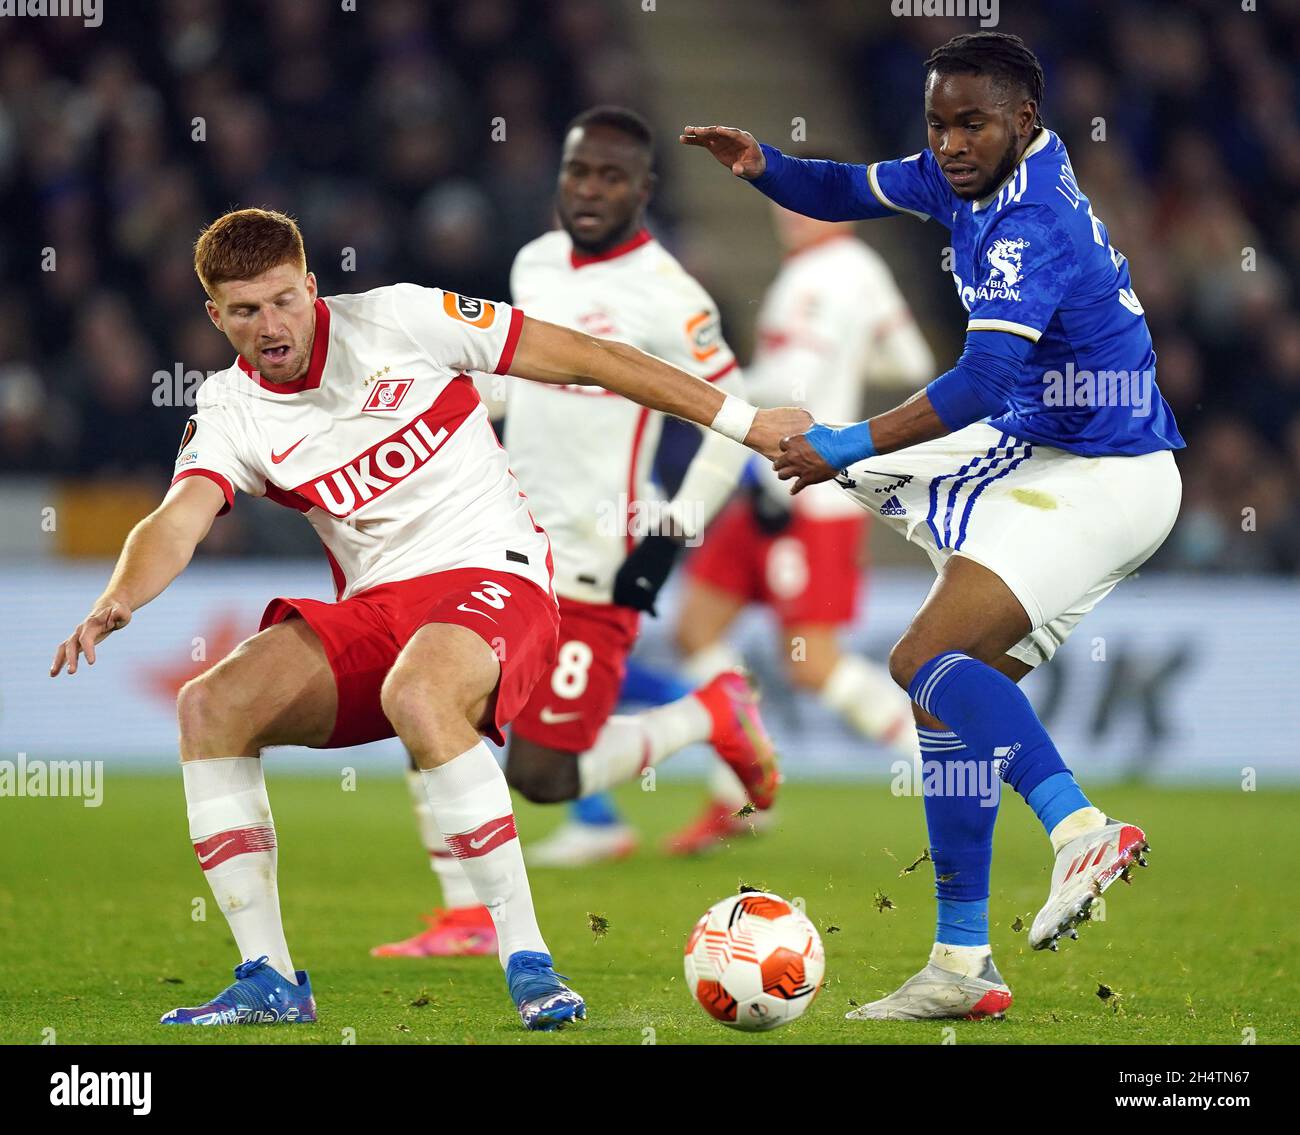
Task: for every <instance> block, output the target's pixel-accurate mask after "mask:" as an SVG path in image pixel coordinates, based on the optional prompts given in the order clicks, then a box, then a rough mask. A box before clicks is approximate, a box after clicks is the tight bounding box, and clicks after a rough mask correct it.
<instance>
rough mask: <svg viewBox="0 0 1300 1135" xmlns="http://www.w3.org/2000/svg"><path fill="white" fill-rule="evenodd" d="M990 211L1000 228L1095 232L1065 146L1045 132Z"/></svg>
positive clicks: (1003, 188) (1002, 187) (1008, 180)
mask: <svg viewBox="0 0 1300 1135" xmlns="http://www.w3.org/2000/svg"><path fill="white" fill-rule="evenodd" d="M986 208H988V210H989V211H990V212H992V213H994V214H996V217H995V219H994V224H995V225H996V226H997V227H1003V228H1011V227H1023V226H1028V227H1031V228H1032V227H1036V228H1040V229H1044V230H1048V229H1058V230H1059V229H1064V230H1065V231H1067V232H1069V233H1071V234H1072V235H1074V234H1076V233H1079V232H1083V231H1085V230H1086V231H1087V232H1088V233H1089V234H1090V233H1091V229H1092V222H1091V219H1090V218H1089V216H1088V199H1087V197H1085V196H1084V195H1083V193H1082V191H1081V190H1080V189H1079V187H1078V183H1077V182H1076V181H1075V179H1074V170H1073V169H1072V168H1071V166H1070V155H1069V153H1068V152H1067V151H1066V149H1065V144H1064V143H1063V142H1062V141H1061V139H1060V138H1058V137H1057V136H1056V135H1055V134H1054V133H1053V132H1052V131H1050V130H1047V129H1044V130H1043V131H1042V133H1041V134H1040V135H1039V136H1038V138H1036V139H1035V140H1034V142H1033V143H1032V144H1031V145H1030V147H1029V149H1028V150H1027V151H1026V153H1025V156H1024V158H1023V159H1022V160H1021V162H1020V164H1019V165H1018V166H1017V167H1016V168H1015V170H1014V171H1013V172H1012V174H1011V176H1010V177H1009V178H1008V179H1007V180H1006V182H1005V183H1004V184H1003V185H1002V186H1001V187H1000V188H999V189H998V192H997V194H996V195H995V196H994V197H993V199H992V200H991V201H989V202H988V203H987V205H986Z"/></svg>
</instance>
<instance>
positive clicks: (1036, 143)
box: [970, 126, 1052, 213]
mask: <svg viewBox="0 0 1300 1135" xmlns="http://www.w3.org/2000/svg"><path fill="white" fill-rule="evenodd" d="M1051 137H1052V132H1051V131H1050V130H1048V129H1047V127H1046V126H1040V127H1039V128H1038V137H1037V138H1035V139H1034V140H1033V141H1032V142H1030V143H1029V145H1028V146H1026V147H1025V152H1024V153H1023V154H1021V155H1020V160H1019V161H1018V162H1016V165H1015V168H1014V169H1013V170H1012V171H1011V172H1010V173H1009V174H1007V176H1006V177H1005V178H1003V179H1002V181H1001V182H1000V183H999V185H998V187H997V188H996V189H995V190H993V191H992V192H991V193H989V194H988V195H987V196H985V197H981V198H980V199H979V200H978V201H976V202H975V203H974V204H973V205H972V206H971V207H970V208H971V212H972V213H978V212H979V211H980V210H981V209H987V208H988V207H989V206H990V205H991V204H992V203H993V202H994V201H996V200H997V199H998V194H999V193H1001V192H1002V191H1003V190H1004V189H1005V188H1006V187H1007V185H1008V184H1010V182H1011V181H1012V179H1013V178H1015V177H1018V176H1019V174H1020V167H1021V166H1023V165H1024V164H1025V162H1027V161H1028V160H1029V159H1030V158H1032V157H1033V156H1034V155H1035V154H1036V153H1038V151H1039V150H1041V149H1043V147H1045V146H1046V145H1047V143H1048V141H1049V139H1050V138H1051Z"/></svg>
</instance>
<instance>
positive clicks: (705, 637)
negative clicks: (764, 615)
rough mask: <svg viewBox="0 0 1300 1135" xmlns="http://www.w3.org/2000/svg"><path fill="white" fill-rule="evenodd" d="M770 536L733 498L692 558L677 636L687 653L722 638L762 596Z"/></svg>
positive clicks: (688, 568) (741, 503)
mask: <svg viewBox="0 0 1300 1135" xmlns="http://www.w3.org/2000/svg"><path fill="white" fill-rule="evenodd" d="M766 547H767V538H766V537H765V535H764V534H763V533H762V532H761V531H760V530H759V528H758V525H757V524H756V523H755V521H754V517H753V514H752V513H751V512H750V509H749V506H748V505H746V504H745V503H744V502H743V501H733V502H732V503H731V504H730V505H728V506H727V507H726V508H725V509H724V510H723V512H722V515H721V516H719V517H718V518H717V520H715V521H714V522H713V523H712V524H711V525H710V526H709V529H708V531H707V532H706V533H705V536H704V543H703V545H702V546H701V547H699V548H697V549H696V550H695V551H694V552H693V553H692V554H691V557H690V559H689V560H688V561H687V563H686V573H685V574H686V584H685V587H684V588H683V602H682V607H681V610H680V611H679V612H678V617H677V628H676V639H677V647H678V649H679V650H680V651H681V652H682V653H683V654H687V655H690V654H695V653H697V652H699V651H701V650H704V649H705V648H707V647H710V646H712V645H713V644H714V643H716V642H718V641H719V640H720V639H721V638H722V637H723V635H725V634H726V632H727V628H728V627H730V626H731V624H732V623H733V622H734V621H735V620H736V617H737V616H738V615H739V614H740V612H741V611H743V610H744V609H745V607H746V606H747V605H748V604H749V603H751V602H754V601H755V600H757V599H759V598H760V597H761V595H762V581H761V574H762V567H763V559H764V556H765V555H766Z"/></svg>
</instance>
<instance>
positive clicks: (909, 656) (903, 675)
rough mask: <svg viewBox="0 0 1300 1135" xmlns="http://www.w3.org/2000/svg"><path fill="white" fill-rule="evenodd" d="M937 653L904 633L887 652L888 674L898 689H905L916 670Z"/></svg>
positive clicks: (909, 685) (914, 675) (908, 686)
mask: <svg viewBox="0 0 1300 1135" xmlns="http://www.w3.org/2000/svg"><path fill="white" fill-rule="evenodd" d="M937 653H938V652H937V651H935V650H930V649H928V648H927V647H926V646H924V645H923V644H921V643H918V642H917V641H916V640H915V639H912V638H909V637H908V636H907V635H904V636H903V637H902V638H900V639H899V640H898V641H897V642H896V643H894V648H893V649H892V650H891V651H890V652H889V676H890V677H891V678H893V679H894V682H895V684H897V685H898V686H899V688H900V689H903V690H907V689H908V688H910V687H911V685H912V679H913V678H915V677H916V672H917V671H918V670H920V669H921V667H922V666H924V665H925V664H926V663H927V662H928V661H930V659H931V658H933V657H934V656H935V654H937Z"/></svg>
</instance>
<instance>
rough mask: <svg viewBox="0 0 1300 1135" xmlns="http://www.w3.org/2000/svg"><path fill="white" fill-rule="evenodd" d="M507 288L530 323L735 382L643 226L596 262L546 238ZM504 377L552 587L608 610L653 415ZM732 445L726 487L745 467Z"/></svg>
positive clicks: (532, 246)
mask: <svg viewBox="0 0 1300 1135" xmlns="http://www.w3.org/2000/svg"><path fill="white" fill-rule="evenodd" d="M510 290H511V299H512V300H513V301H514V302H515V303H517V304H521V305H523V306H525V307H527V309H528V313H529V315H531V316H533V317H534V318H537V319H544V320H546V321H548V322H550V323H557V324H561V325H563V326H565V327H571V328H574V329H575V330H578V331H585V332H586V333H587V334H589V335H596V336H599V337H600V338H603V339H616V340H619V341H620V342H624V343H628V344H630V345H632V346H634V347H637V348H638V349H640V350H642V351H645V352H646V353H647V354H651V355H655V356H657V357H659V358H661V359H663V360H664V361H665V362H668V363H671V364H672V365H674V366H676V367H679V368H680V369H682V370H685V371H688V372H689V373H691V374H694V375H696V376H698V377H700V378H705V379H708V380H710V381H717V380H719V379H722V380H724V382H723V384H724V388H725V387H726V386H727V384H728V382H729V381H732V380H729V379H727V378H726V377H725V376H729V375H730V376H734V380H738V379H739V374H738V372H737V371H736V361H735V358H734V357H733V355H732V353H731V349H730V348H729V347H728V346H727V344H726V342H725V341H724V340H723V338H722V334H721V327H720V324H719V320H718V311H717V307H716V306H715V304H714V303H713V300H712V299H711V298H710V297H709V295H708V293H707V292H705V290H704V289H703V288H702V287H700V285H699V284H698V283H696V281H695V280H694V279H693V278H692V277H691V276H689V275H688V274H687V273H686V270H685V269H684V268H682V266H681V265H680V264H679V263H678V262H677V260H676V259H675V258H674V257H673V256H672V255H671V254H670V253H669V252H668V251H667V250H666V249H665V248H664V247H663V246H662V245H661V244H659V242H658V241H656V240H654V239H653V238H652V237H651V236H650V234H649V233H648V232H645V231H644V230H643V231H642V232H641V233H639V234H638V235H637V236H635V237H633V238H632V239H631V240H629V241H627V242H626V243H624V244H623V245H621V246H618V247H616V248H614V249H611V250H610V251H609V252H607V253H605V254H603V255H601V256H596V257H591V256H585V255H583V254H582V253H580V252H578V251H576V250H575V249H574V247H573V242H572V240H571V239H570V238H569V235H568V234H567V233H565V232H563V231H559V230H557V231H554V232H549V233H547V234H545V235H544V236H541V237H539V238H538V239H537V240H534V241H532V242H530V243H529V244H527V245H525V246H524V247H523V248H522V249H520V251H519V254H518V256H516V257H515V263H514V267H513V269H512V270H511V276H510ZM508 382H509V388H508V392H507V398H506V448H507V449H508V450H509V453H510V464H511V467H512V468H513V469H514V472H515V475H516V476H517V477H518V478H519V481H520V483H521V484H522V485H523V486H524V488H525V489H526V490H527V492H528V503H529V507H530V508H531V509H532V510H533V514H534V515H535V516H536V517H537V519H538V521H539V523H540V524H541V525H542V527H543V528H545V529H546V532H547V534H548V535H549V536H550V538H551V544H552V550H553V553H554V556H555V590H556V591H557V592H558V593H559V594H560V595H563V596H566V597H567V598H570V599H577V600H580V601H583V602H587V603H608V602H610V599H611V596H612V594H613V583H614V576H615V575H616V574H617V572H618V569H619V566H620V565H621V564H622V563H623V561H624V559H626V557H627V554H628V552H629V551H631V549H632V547H633V546H634V545H635V543H636V536H634V535H633V533H634V532H636V523H635V520H633V521H632V522H631V523H630V522H629V519H630V517H633V516H634V514H635V512H636V510H637V509H638V507H643V506H639V505H638V502H645V501H647V500H650V499H652V498H653V495H654V487H653V485H652V484H651V480H650V473H651V468H652V466H653V463H654V455H655V450H656V448H657V447H658V444H659V437H660V433H661V432H662V429H663V415H662V414H660V413H658V412H657V411H653V410H648V409H646V408H645V407H643V406H639V405H637V404H636V403H635V402H629V401H628V400H627V399H626V398H623V397H622V396H620V395H618V394H611V393H610V392H608V391H606V390H602V389H601V388H600V387H594V386H542V385H540V384H538V383H534V382H523V381H520V380H518V379H510V380H508ZM719 440H720V444H721V445H722V446H723V447H729V446H731V443H729V442H726V441H725V439H719ZM736 449H737V455H736V461H735V466H734V470H732V471H731V476H732V478H733V479H732V481H731V484H734V477H735V475H736V474H738V472H739V469H740V466H741V465H742V464H743V460H744V451H743V450H741V449H739V447H736ZM728 456H729V455H728ZM722 464H725V461H721V462H719V465H722ZM719 474H720V475H719V476H718V477H715V478H714V479H713V482H714V484H715V485H718V486H720V487H721V491H720V492H718V493H716V500H713V501H709V502H708V507H709V508H710V510H715V509H716V506H717V505H720V504H721V503H722V499H723V497H724V496H725V493H726V492H727V491H729V489H730V485H728V484H726V483H725V477H726V471H725V470H721V469H720V470H719ZM683 488H684V489H685V486H684V487H683ZM711 495H712V494H711ZM698 519H700V520H701V521H704V520H707V519H708V517H699V518H698Z"/></svg>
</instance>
